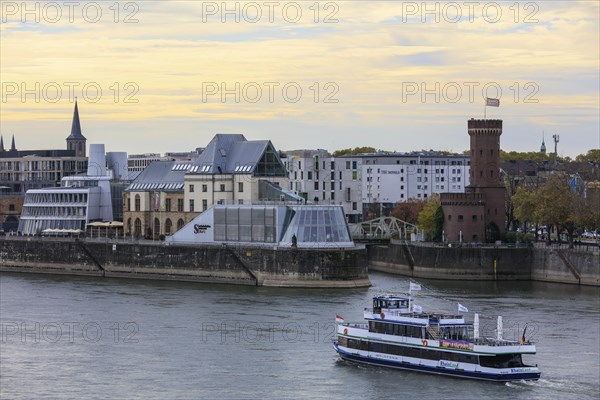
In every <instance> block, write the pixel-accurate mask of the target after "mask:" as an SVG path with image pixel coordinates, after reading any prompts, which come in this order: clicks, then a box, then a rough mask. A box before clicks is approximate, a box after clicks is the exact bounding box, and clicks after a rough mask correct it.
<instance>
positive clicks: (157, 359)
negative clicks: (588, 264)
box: [0, 274, 600, 400]
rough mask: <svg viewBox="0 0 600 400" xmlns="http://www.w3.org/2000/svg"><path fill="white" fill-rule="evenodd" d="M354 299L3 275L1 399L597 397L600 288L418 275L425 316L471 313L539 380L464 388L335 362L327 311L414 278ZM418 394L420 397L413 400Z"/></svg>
mask: <svg viewBox="0 0 600 400" xmlns="http://www.w3.org/2000/svg"><path fill="white" fill-rule="evenodd" d="M371 281H372V283H373V286H372V287H371V288H368V289H352V290H316V289H315V290H308V289H278V288H256V287H245V286H227V285H211V284H198V283H177V282H151V281H140V280H125V279H123V280H119V279H98V278H87V277H65V276H51V275H28V274H2V275H0V320H1V325H2V327H1V328H2V331H1V334H2V337H1V338H0V339H1V341H0V397H1V398H2V399H5V398H6V399H30V398H86V399H87V398H140V399H151V398H156V399H158V398H161V399H162V398H223V399H237V398H261V399H262V398H265V399H287V398H290V399H291V398H307V399H320V398H327V399H358V398H360V399H391V398H406V399H410V398H415V399H416V398H426V399H438V398H442V399H459V398H461V399H483V398H507V399H508V398H511V399H528V400H531V399H559V398H560V399H598V398H600V383H599V382H600V367H599V364H600V349H599V348H600V339H599V338H600V291H599V289H597V288H590V287H577V286H569V285H558V284H545V283H537V282H536V283H533V282H502V283H493V282H485V283H480V282H446V281H427V280H418V282H419V283H421V284H422V286H423V289H424V290H423V291H422V292H420V293H419V294H418V298H417V300H416V302H417V303H418V304H420V305H422V306H423V308H424V309H426V310H431V309H441V310H445V311H449V312H455V311H456V304H457V302H460V303H461V304H463V305H465V306H467V307H468V308H469V310H470V311H471V313H468V314H467V319H472V315H473V314H472V312H473V311H477V312H479V313H480V315H481V316H482V317H481V318H482V319H481V324H482V329H484V330H486V332H488V333H489V334H492V330H493V329H494V328H495V324H496V322H495V318H496V315H498V314H499V313H500V314H501V315H503V317H504V326H505V330H506V331H507V332H506V334H505V337H507V338H518V337H520V335H521V334H522V331H523V327H524V326H525V324H526V323H527V324H528V328H527V336H528V337H529V336H532V337H533V338H534V340H536V341H537V350H538V354H537V355H536V356H535V357H534V362H535V363H537V364H539V366H540V368H541V370H542V379H541V380H540V381H538V382H530V383H524V382H517V383H509V384H496V383H486V382H479V381H470V380H461V379H455V378H447V377H441V376H434V375H427V374H422V373H415V372H403V371H397V370H390V369H385V368H379V367H367V366H358V365H354V364H349V363H346V362H343V361H340V360H339V358H338V357H337V356H336V353H335V352H334V351H333V348H332V346H331V339H332V338H333V329H334V326H333V321H334V317H335V314H336V313H337V314H340V315H342V316H344V317H345V318H346V319H347V320H354V321H359V320H360V319H361V318H362V310H363V308H364V307H367V306H368V305H369V303H370V301H371V297H373V296H374V295H377V294H382V293H399V292H403V291H406V289H407V288H408V279H407V278H403V277H396V276H391V275H383V274H372V275H371ZM417 396H418V397H417Z"/></svg>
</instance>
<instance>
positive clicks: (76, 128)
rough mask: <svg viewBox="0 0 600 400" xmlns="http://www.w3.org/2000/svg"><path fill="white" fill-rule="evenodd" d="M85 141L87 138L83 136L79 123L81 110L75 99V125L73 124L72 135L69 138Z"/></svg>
mask: <svg viewBox="0 0 600 400" xmlns="http://www.w3.org/2000/svg"><path fill="white" fill-rule="evenodd" d="M69 139H78V140H85V137H84V136H83V135H82V134H81V124H80V123H79V109H78V108H77V98H75V110H74V111H73V123H72V124H71V134H70V135H69V137H68V138H67V140H69Z"/></svg>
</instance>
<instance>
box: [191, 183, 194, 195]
mask: <svg viewBox="0 0 600 400" xmlns="http://www.w3.org/2000/svg"><path fill="white" fill-rule="evenodd" d="M193 192H194V185H190V193H193Z"/></svg>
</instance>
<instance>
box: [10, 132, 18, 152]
mask: <svg viewBox="0 0 600 400" xmlns="http://www.w3.org/2000/svg"><path fill="white" fill-rule="evenodd" d="M10 149H11V150H14V151H17V147H16V146H15V135H13V138H12V145H11V146H10Z"/></svg>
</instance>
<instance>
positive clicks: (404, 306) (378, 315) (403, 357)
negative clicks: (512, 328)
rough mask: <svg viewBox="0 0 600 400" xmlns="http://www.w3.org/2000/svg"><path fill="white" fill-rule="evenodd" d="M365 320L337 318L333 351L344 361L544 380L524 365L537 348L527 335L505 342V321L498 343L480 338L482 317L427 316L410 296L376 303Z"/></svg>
mask: <svg viewBox="0 0 600 400" xmlns="http://www.w3.org/2000/svg"><path fill="white" fill-rule="evenodd" d="M413 285H415V286H416V287H418V289H417V290H420V286H419V285H416V284H413V283H411V288H412V287H413ZM458 307H459V310H462V311H463V312H466V311H468V310H467V309H466V307H464V306H462V305H460V304H459V306H458ZM364 319H365V320H366V323H356V324H355V323H347V322H346V321H345V320H344V319H343V318H342V317H340V316H339V315H337V316H336V333H337V335H336V338H335V339H334V347H335V350H336V351H337V352H338V354H339V355H340V357H341V358H342V359H343V360H347V361H352V362H357V363H363V364H371V365H379V366H385V367H391V368H399V369H405V370H413V371H420V372H429V373H434V374H440V375H449V376H453V377H460V378H472V379H481V380H488V381H497V382H508V381H517V380H537V379H539V378H540V371H539V369H538V367H537V365H526V364H525V363H524V362H523V359H522V356H523V355H530V354H535V352H536V350H535V345H534V344H533V343H532V342H531V341H530V340H526V339H525V331H524V332H523V336H522V338H521V340H519V341H514V340H512V341H511V340H504V339H502V317H498V324H497V334H496V337H495V338H488V337H480V336H479V316H478V314H475V316H474V321H473V323H467V322H465V319H464V318H463V316H462V315H449V314H448V313H434V312H423V311H422V309H421V307H420V306H417V305H415V304H413V301H412V298H411V296H410V295H408V296H406V297H404V296H390V295H386V296H377V297H374V298H373V308H372V309H371V308H366V309H365V311H364Z"/></svg>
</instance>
